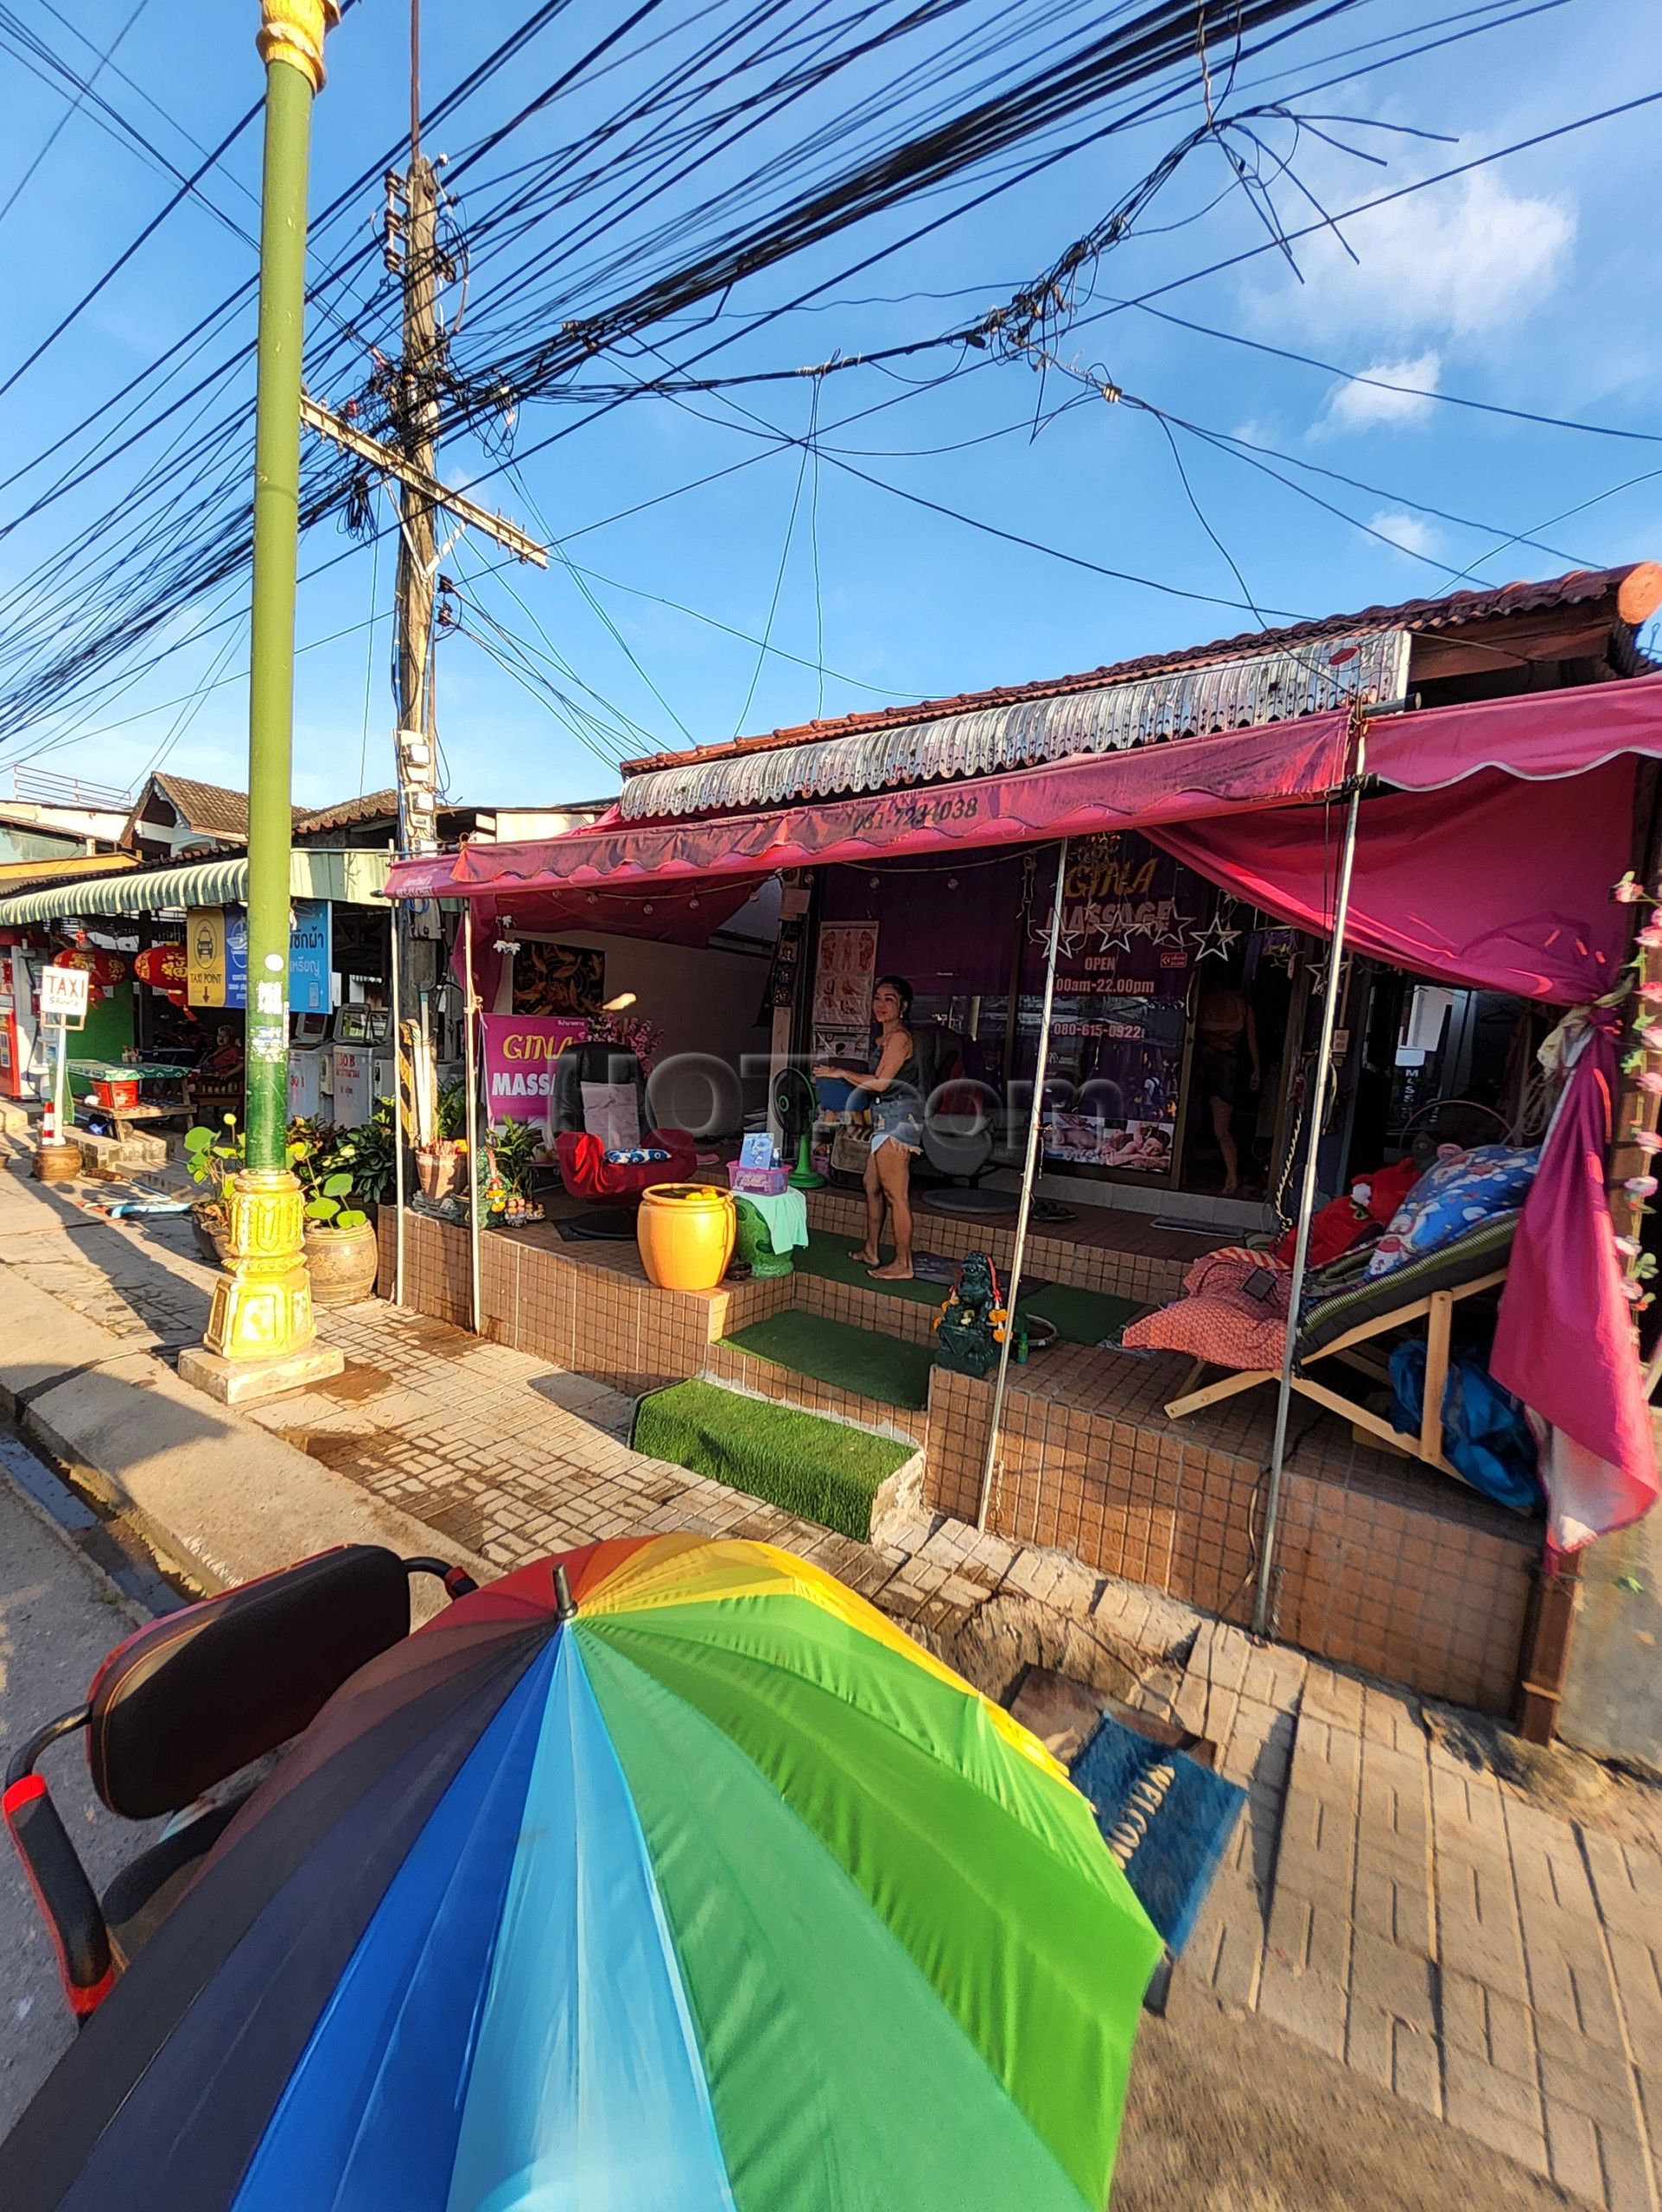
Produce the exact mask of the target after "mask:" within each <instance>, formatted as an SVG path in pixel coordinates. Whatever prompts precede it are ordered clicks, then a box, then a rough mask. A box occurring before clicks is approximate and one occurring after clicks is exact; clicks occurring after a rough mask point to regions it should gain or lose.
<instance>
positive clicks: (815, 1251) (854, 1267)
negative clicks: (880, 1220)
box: [791, 1229, 947, 1306]
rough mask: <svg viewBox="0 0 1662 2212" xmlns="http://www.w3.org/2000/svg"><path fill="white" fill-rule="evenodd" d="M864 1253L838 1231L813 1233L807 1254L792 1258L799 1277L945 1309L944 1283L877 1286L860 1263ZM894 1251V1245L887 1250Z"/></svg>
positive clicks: (796, 1253) (855, 1240) (801, 1252)
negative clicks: (850, 1285)
mask: <svg viewBox="0 0 1662 2212" xmlns="http://www.w3.org/2000/svg"><path fill="white" fill-rule="evenodd" d="M859 1249H860V1243H859V1239H858V1238H857V1237H855V1236H837V1232H836V1231H835V1230H830V1229H816V1230H812V1231H811V1232H810V1233H809V1236H808V1243H807V1249H806V1251H805V1250H803V1249H800V1248H799V1249H797V1250H796V1251H794V1252H793V1253H792V1255H791V1257H792V1259H793V1262H795V1264H796V1271H797V1273H798V1274H799V1275H818V1277H819V1278H820V1280H821V1281H823V1282H851V1283H854V1284H856V1286H857V1287H859V1288H860V1289H861V1290H876V1291H882V1292H886V1293H887V1294H888V1296H889V1297H891V1298H909V1299H911V1300H913V1301H914V1304H916V1305H919V1306H942V1305H945V1303H946V1294H947V1285H946V1284H945V1283H944V1282H918V1281H912V1282H874V1281H872V1279H871V1277H870V1276H869V1274H867V1273H866V1268H865V1262H863V1260H856V1258H855V1256H854V1255H855V1254H856V1252H857V1251H858V1250H859ZM884 1249H886V1250H888V1251H892V1250H893V1249H894V1247H893V1246H892V1245H889V1246H887V1247H885V1248H884Z"/></svg>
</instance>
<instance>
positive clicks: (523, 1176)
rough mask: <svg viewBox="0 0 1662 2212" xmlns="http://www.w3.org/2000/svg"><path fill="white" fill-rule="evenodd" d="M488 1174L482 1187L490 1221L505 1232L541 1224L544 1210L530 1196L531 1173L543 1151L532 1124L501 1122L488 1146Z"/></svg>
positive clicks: (540, 1140)
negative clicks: (496, 1222)
mask: <svg viewBox="0 0 1662 2212" xmlns="http://www.w3.org/2000/svg"><path fill="white" fill-rule="evenodd" d="M486 1148H487V1151H488V1153H489V1155H490V1167H491V1173H490V1176H489V1179H488V1180H487V1183H486V1185H485V1186H484V1193H483V1196H484V1203H485V1205H486V1210H487V1217H488V1218H489V1219H491V1220H493V1221H498V1222H500V1223H501V1224H502V1225H503V1227H504V1228H506V1229H519V1228H522V1227H525V1225H526V1224H529V1223H532V1222H534V1221H540V1220H541V1219H542V1218H543V1210H542V1208H541V1207H540V1206H539V1205H537V1204H536V1203H535V1202H534V1200H533V1199H532V1195H531V1170H532V1164H533V1162H534V1161H536V1160H538V1159H540V1158H541V1156H542V1151H543V1133H542V1130H541V1129H540V1128H539V1127H538V1125H537V1123H535V1122H498V1124H497V1125H496V1127H495V1128H494V1129H493V1130H492V1131H491V1133H490V1136H489V1139H488V1141H487V1147H486Z"/></svg>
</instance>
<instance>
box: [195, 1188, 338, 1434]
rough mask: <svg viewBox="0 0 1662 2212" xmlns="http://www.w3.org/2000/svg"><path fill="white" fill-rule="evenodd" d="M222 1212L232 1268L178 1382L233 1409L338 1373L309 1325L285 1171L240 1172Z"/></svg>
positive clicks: (297, 1191)
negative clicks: (180, 1381)
mask: <svg viewBox="0 0 1662 2212" xmlns="http://www.w3.org/2000/svg"><path fill="white" fill-rule="evenodd" d="M226 1216H227V1217H228V1222H229V1234H228V1236H227V1237H226V1246H227V1249H228V1251H229V1255H230V1264H229V1267H228V1268H227V1271H226V1273H225V1274H222V1275H221V1276H220V1279H219V1281H218V1282H217V1283H215V1285H214V1287H213V1312H212V1313H210V1314H209V1316H208V1323H207V1331H206V1332H205V1334H204V1338H203V1342H202V1344H201V1348H200V1349H197V1348H195V1347H194V1346H193V1347H192V1349H191V1350H189V1351H185V1352H181V1354H180V1357H179V1373H180V1376H181V1378H182V1380H184V1381H185V1382H187V1383H194V1385H195V1387H196V1388H197V1389H200V1390H205V1391H207V1393H208V1395H210V1396H212V1397H215V1398H219V1399H220V1400H221V1401H222V1402H224V1403H226V1405H236V1404H239V1403H242V1402H246V1401H247V1400H249V1399H252V1398H270V1397H275V1396H277V1395H278V1394H279V1393H280V1392H282V1391H284V1390H295V1389H301V1388H302V1387H303V1386H304V1385H305V1384H306V1383H313V1382H316V1381H319V1380H321V1379H322V1378H323V1377H324V1376H330V1375H338V1374H340V1372H341V1370H342V1368H343V1367H344V1366H345V1365H346V1361H345V1359H344V1358H343V1357H342V1356H341V1353H340V1352H338V1351H335V1350H334V1347H333V1346H332V1345H328V1344H319V1343H318V1341H317V1328H316V1324H315V1321H314V1320H313V1318H312V1283H311V1276H310V1274H309V1272H308V1269H307V1267H306V1262H305V1257H304V1251H303V1247H302V1234H303V1231H304V1229H305V1220H306V1213H305V1198H304V1195H303V1193H302V1191H301V1188H300V1185H299V1184H298V1183H297V1182H296V1179H295V1178H294V1177H293V1176H292V1175H291V1174H290V1173H289V1172H288V1170H287V1169H286V1168H279V1169H277V1170H271V1169H265V1170H261V1169H256V1168H245V1170H244V1171H243V1173H241V1174H240V1175H239V1176H237V1177H236V1178H235V1179H234V1180H233V1181H232V1182H231V1183H230V1184H228V1185H226Z"/></svg>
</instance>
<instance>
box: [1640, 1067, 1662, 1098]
mask: <svg viewBox="0 0 1662 2212" xmlns="http://www.w3.org/2000/svg"><path fill="white" fill-rule="evenodd" d="M1634 1080H1635V1081H1636V1082H1637V1084H1639V1087H1640V1090H1644V1091H1647V1092H1648V1093H1649V1094H1650V1096H1652V1098H1659V1097H1662V1075H1659V1074H1658V1072H1657V1071H1656V1070H1655V1069H1654V1068H1646V1071H1645V1072H1644V1074H1643V1075H1641V1076H1638V1077H1635V1078H1634Z"/></svg>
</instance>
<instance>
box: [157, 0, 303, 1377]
mask: <svg viewBox="0 0 1662 2212" xmlns="http://www.w3.org/2000/svg"><path fill="white" fill-rule="evenodd" d="M261 12H262V17H263V21H262V23H261V27H260V32H259V38H258V46H259V52H260V57H261V59H262V60H264V64H265V153H264V176H263V179H262V189H261V204H260V282H259V340H258V391H257V397H256V400H255V414H254V581H253V610H252V639H251V643H252V652H251V657H250V658H251V670H250V676H249V687H248V1046H247V1055H246V1061H247V1077H246V1082H247V1107H246V1116H245V1137H246V1157H247V1166H246V1167H245V1170H244V1171H243V1173H241V1174H239V1176H238V1177H237V1178H236V1179H235V1181H234V1183H233V1184H232V1185H231V1187H230V1189H229V1191H228V1192H227V1205H226V1213H227V1216H228V1220H229V1230H230V1233H229V1238H228V1243H229V1250H230V1262H229V1266H228V1270H227V1272H226V1274H223V1275H221V1276H220V1281H219V1282H218V1284H217V1285H216V1286H215V1288H214V1293H213V1312H212V1313H211V1315H210V1317H209V1319H208V1325H207V1333H206V1337H205V1339H204V1343H203V1345H202V1347H201V1348H200V1349H193V1350H191V1351H187V1352H185V1353H184V1354H182V1355H181V1359H180V1363H179V1372H180V1374H181V1376H184V1377H185V1378H186V1379H187V1380H188V1381H190V1382H193V1383H196V1384H197V1385H198V1386H199V1387H201V1389H206V1390H208V1391H211V1392H212V1393H213V1395H214V1396H216V1397H220V1398H223V1399H225V1400H226V1402H232V1403H234V1402H239V1401H241V1400H245V1399H249V1398H258V1397H269V1396H271V1395H274V1394H275V1393H277V1391H280V1390H291V1389H295V1388H296V1385H297V1384H299V1383H304V1382H309V1381H310V1380H312V1379H314V1378H315V1377H316V1376H322V1375H332V1374H338V1373H339V1372H340V1370H341V1366H342V1365H343V1361H342V1359H341V1354H340V1353H339V1352H337V1351H331V1350H330V1349H328V1347H327V1346H324V1345H322V1344H318V1342H317V1339H316V1330H315V1324H314V1322H313V1319H312V1294H311V1280H310V1277H309V1274H308V1272H307V1268H306V1261H305V1255H304V1249H303V1244H302V1236H303V1231H304V1226H305V1214H304V1200H303V1197H302V1192H301V1188H300V1185H299V1183H298V1182H297V1181H296V1178H295V1177H294V1175H293V1174H292V1173H290V1167H289V1162H288V1153H287V1134H288V1121H289V851H290V842H289V824H290V747H291V744H292V739H293V729H294V650H295V591H296V568H297V564H298V559H299V536H300V399H301V346H302V338H303V334H304V324H305V302H306V191H307V168H308V160H309V142H310V136H311V110H312V100H313V98H314V96H315V94H316V93H317V92H320V91H321V90H322V85H323V39H324V34H325V32H326V31H327V30H328V29H329V28H330V27H331V26H332V25H333V24H334V23H336V22H339V20H340V10H339V8H338V6H337V5H336V4H335V0H262V11H261Z"/></svg>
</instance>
